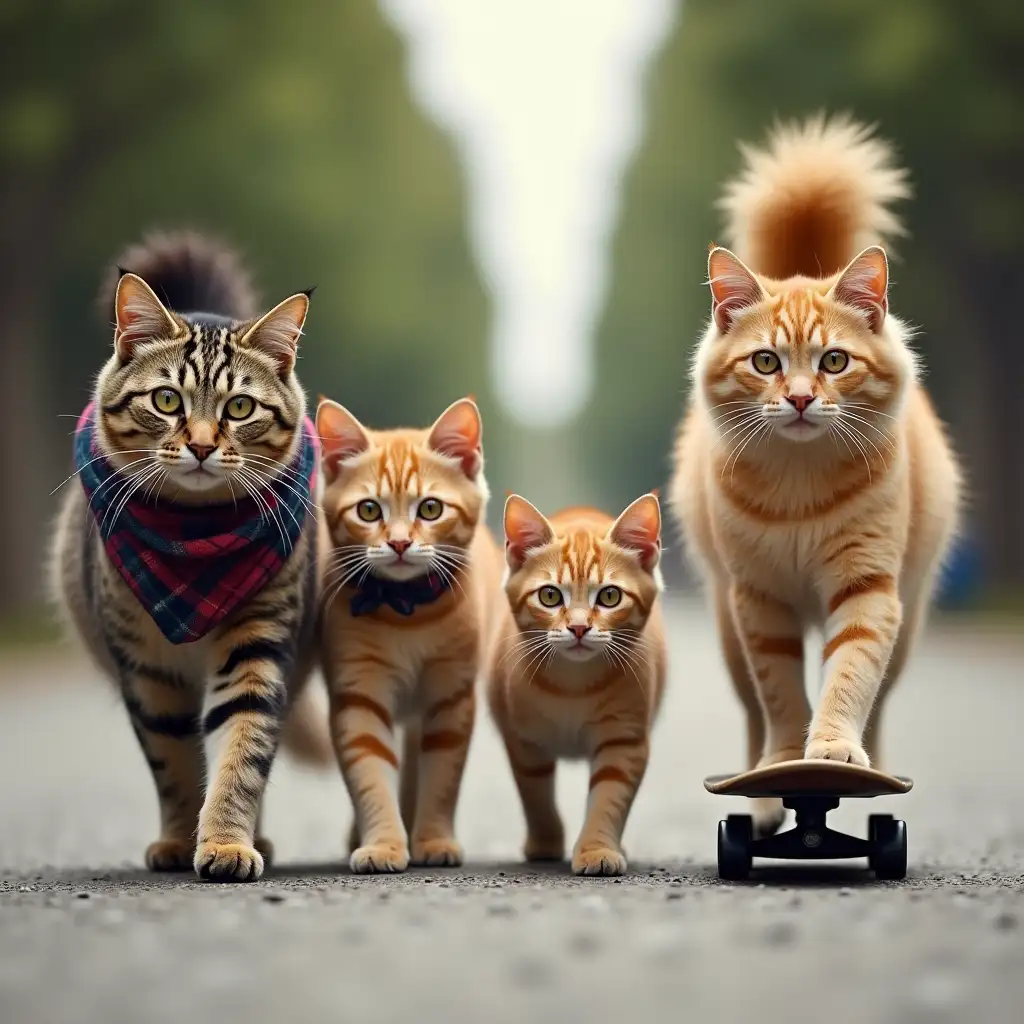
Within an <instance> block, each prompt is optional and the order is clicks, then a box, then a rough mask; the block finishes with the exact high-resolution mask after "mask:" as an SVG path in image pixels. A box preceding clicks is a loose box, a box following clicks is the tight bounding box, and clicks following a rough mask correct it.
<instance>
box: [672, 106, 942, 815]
mask: <svg viewBox="0 0 1024 1024" xmlns="http://www.w3.org/2000/svg"><path fill="white" fill-rule="evenodd" d="M907 194H908V188H907V185H906V175H905V172H904V171H902V170H900V169H899V168H897V167H896V166H895V165H894V164H893V161H892V154H891V152H890V150H889V147H888V146H887V145H885V144H884V143H883V142H881V141H879V140H877V139H875V138H873V137H872V135H871V132H870V131H869V130H868V129H866V128H864V127H863V126H861V125H858V124H855V123H853V122H851V121H848V120H843V119H839V120H833V121H832V122H827V121H826V120H825V119H824V118H815V119H812V120H810V121H809V122H807V123H806V124H804V125H795V126H789V127H784V128H779V129H777V130H776V131H775V133H774V134H773V136H772V138H771V140H770V143H769V146H768V147H767V149H766V150H764V151H759V150H748V151H747V167H746V170H745V171H744V173H743V174H742V176H741V177H739V178H738V179H737V180H736V181H735V182H733V183H732V184H731V185H730V186H729V187H728V189H727V190H726V194H725V198H724V200H723V204H722V205H723V208H724V209H725V212H726V214H727V217H728V234H729V236H730V238H729V241H730V244H732V245H734V246H735V247H736V249H737V251H738V253H739V255H734V254H733V253H732V252H729V251H728V250H726V249H721V248H715V249H713V250H712V252H711V255H710V260H709V277H710V283H711V292H712V298H713V306H712V308H713V317H712V322H711V324H710V325H709V327H708V329H707V332H706V334H705V335H704V337H703V339H702V340H701V343H700V347H699V349H698V352H697V357H696V360H695V362H694V370H693V380H694V387H693V395H692V400H691V406H690V409H689V413H688V415H687V417H686V419H685V422H684V424H683V427H682V430H681V433H680V435H679V441H678V444H677V447H676V466H675V477H674V481H673V485H672V501H673V505H674V508H675V511H676V513H677V515H678V517H679V519H680V520H681V521H682V523H683V526H684V528H685V532H686V536H687V539H688V542H689V546H690V549H691V551H692V553H693V554H694V555H695V556H696V561H697V562H698V563H699V565H700V567H701V568H702V570H703V573H704V576H705V578H706V581H707V583H708V586H709V589H710V591H711V596H712V598H713V601H714V606H715V609H716V612H717V616H718V624H719V629H720V631H721V636H722V642H723V645H724V649H725V656H726V661H727V663H728V667H729V670H730V674H731V676H732V680H733V684H734V686H735V688H736V690H737V692H738V694H739V696H740V697H741V699H742V701H743V704H744V705H745V708H746V712H747V738H748V751H749V758H750V763H751V764H752V765H753V764H757V763H761V764H771V763H774V762H777V761H781V760H786V759H791V758H801V757H808V758H826V759H830V760H837V761H847V762H852V763H854V764H860V765H867V764H868V763H869V762H870V761H871V760H872V759H874V758H876V757H877V750H878V726H879V717H880V714H881V709H882V700H883V698H884V696H885V694H886V692H887V690H888V689H889V687H890V686H891V685H892V683H893V681H894V680H895V679H896V677H897V675H898V674H899V672H900V670H901V669H902V668H903V665H904V663H905V661H906V659H907V655H908V653H909V651H910V647H911V645H912V643H913V640H914V637H915V635H916V634H917V632H918V630H919V628H920V626H921V623H922V620H923V618H924V614H925V611H926V608H927V606H928V603H929V599H930V597H931V594H932V590H933V587H934V582H935V578H936V573H937V570H938V568H939V566H940V563H941V561H942V558H943V555H944V553H945V551H946V549H947V547H948V545H949V543H950V539H951V537H952V536H953V533H954V530H955V527H956V521H957V509H958V504H959V497H960V475H959V472H958V470H957V465H956V461H955V459H954V456H953V453H952V452H951V450H950V446H949V444H948V442H947V440H946V437H945V435H944V432H943V428H942V426H941V424H940V423H939V421H938V419H937V418H936V416H935V413H934V412H933V410H932V407H931V404H930V403H929V401H928V396H927V395H926V393H925V390H924V388H923V387H922V385H921V384H920V382H919V379H918V370H917V361H916V359H915V357H914V355H913V353H912V352H911V350H910V348H909V346H908V340H909V337H910V332H909V330H908V329H907V327H906V326H905V325H904V324H903V323H901V322H900V321H899V320H898V319H897V318H896V317H894V316H893V315H892V314H891V313H890V312H889V302H888V283H889V272H888V264H887V261H886V255H885V253H884V251H883V250H882V249H881V248H880V246H879V245H878V244H877V243H878V242H880V241H881V240H883V239H884V237H885V236H886V235H892V234H895V233H897V232H898V231H899V222H898V221H897V219H896V218H895V216H894V215H893V213H892V212H891V210H890V209H889V204H890V203H891V202H892V201H893V200H896V199H900V198H903V197H904V196H906V195H907ZM865 247H866V248H865ZM808 627H820V628H821V629H822V630H823V632H824V639H825V646H824V654H823V665H822V681H823V689H822V693H821V696H820V698H819V700H818V704H817V708H816V709H815V710H814V711H813V713H812V709H811V707H810V705H809V703H808V699H807V696H806V693H805V690H804V635H805V631H806V630H807V629H808ZM782 813H783V812H782V808H781V806H780V805H779V804H778V803H777V802H761V803H760V804H759V806H758V807H757V808H756V811H755V817H756V818H757V825H758V827H759V829H760V830H761V831H771V830H773V829H774V828H776V827H778V825H779V823H780V822H781V820H782Z"/></svg>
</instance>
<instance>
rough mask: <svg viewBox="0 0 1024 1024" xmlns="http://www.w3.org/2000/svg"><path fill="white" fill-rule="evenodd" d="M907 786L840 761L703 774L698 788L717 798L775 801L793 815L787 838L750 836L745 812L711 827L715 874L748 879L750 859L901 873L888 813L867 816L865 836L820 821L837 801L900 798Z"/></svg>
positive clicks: (897, 824) (899, 828)
mask: <svg viewBox="0 0 1024 1024" xmlns="http://www.w3.org/2000/svg"><path fill="white" fill-rule="evenodd" d="M913 785H914V783H913V781H912V780H911V779H908V778H904V777H902V776H899V775H886V774H885V773H884V772H879V771H875V770H874V769H872V768H861V767H859V766H858V765H852V764H845V763H843V762H840V761H820V760H813V761H812V760H807V761H782V762H780V763H779V764H773V765H769V766H768V767H767V768H754V769H753V770H751V771H749V772H742V773H741V774H739V775H710V776H708V778H706V779H705V780H704V788H705V789H706V790H707V791H708V792H709V793H714V794H716V795H718V796H748V797H781V799H782V803H783V806H784V807H788V808H789V809H790V810H793V811H795V812H796V826H795V827H794V828H792V829H790V830H789V831H788V832H780V833H778V834H777V835H773V836H764V837H763V838H760V839H755V838H754V827H753V826H754V822H753V818H751V816H750V815H749V814H730V815H729V816H728V817H727V818H726V819H725V820H724V821H720V822H719V823H718V875H719V877H720V878H724V879H728V880H730V881H742V880H743V879H745V878H748V877H749V876H750V869H751V866H752V862H753V858H754V857H772V858H785V859H790V860H812V859H813V860H833V859H835V860H838V859H842V858H848V857H866V858H867V860H868V866H869V867H870V868H871V870H872V871H874V873H875V877H876V878H882V879H900V878H905V877H906V875H907V826H906V823H905V822H903V821H898V820H896V819H895V818H893V816H892V815H891V814H872V815H870V816H869V817H868V838H867V839H860V838H858V837H857V836H848V835H846V834H845V833H843V832H836V831H834V830H832V829H830V828H829V827H828V825H827V824H826V823H825V818H826V815H827V814H828V812H829V811H831V810H834V809H835V808H836V807H838V806H839V801H840V799H842V798H843V797H852V798H858V799H866V798H868V797H874V796H894V795H897V794H900V793H908V792H910V790H911V789H912V788H913Z"/></svg>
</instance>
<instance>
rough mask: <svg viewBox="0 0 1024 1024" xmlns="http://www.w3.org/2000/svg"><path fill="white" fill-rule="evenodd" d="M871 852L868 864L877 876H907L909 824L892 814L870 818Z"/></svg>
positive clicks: (894, 878) (893, 878)
mask: <svg viewBox="0 0 1024 1024" xmlns="http://www.w3.org/2000/svg"><path fill="white" fill-rule="evenodd" d="M868 838H869V839H870V840H871V853H870V855H869V856H868V864H869V865H870V866H871V870H872V871H874V873H875V877H876V878H881V879H885V880H891V881H898V880H899V879H901V878H906V877H907V824H906V822H904V821H896V819H894V818H893V816H892V815H891V814H872V815H871V817H870V818H868Z"/></svg>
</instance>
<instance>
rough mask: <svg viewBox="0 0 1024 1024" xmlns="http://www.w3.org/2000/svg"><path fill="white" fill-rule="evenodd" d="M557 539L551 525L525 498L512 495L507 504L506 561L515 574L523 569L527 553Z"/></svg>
mask: <svg viewBox="0 0 1024 1024" xmlns="http://www.w3.org/2000/svg"><path fill="white" fill-rule="evenodd" d="M554 539H555V531H554V530H552V529H551V524H550V523H549V522H548V521H547V520H546V519H545V518H544V516H542V515H541V514H540V512H538V511H537V509H535V508H534V507H533V506H532V505H531V504H530V503H529V502H528V501H527V500H526V499H525V498H520V497H519V495H518V494H510V495H509V496H508V500H507V501H506V502H505V561H506V563H507V564H508V567H509V568H510V569H511V570H512V571H513V572H515V571H516V570H517V569H521V568H522V567H523V562H524V561H526V555H527V552H529V551H531V550H532V549H534V548H542V547H544V546H545V545H546V544H550V543H551V542H552V541H553V540H554Z"/></svg>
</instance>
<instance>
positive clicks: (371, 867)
mask: <svg viewBox="0 0 1024 1024" xmlns="http://www.w3.org/2000/svg"><path fill="white" fill-rule="evenodd" d="M348 864H349V867H350V868H351V869H352V870H353V871H354V872H355V873H356V874H357V875H382V874H394V873H395V872H399V871H404V870H405V869H406V868H407V867H408V866H409V850H408V847H406V845H405V844H404V843H370V844H369V845H367V846H360V847H359V848H358V849H356V850H353V851H352V856H351V857H350V858H349V862H348Z"/></svg>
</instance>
